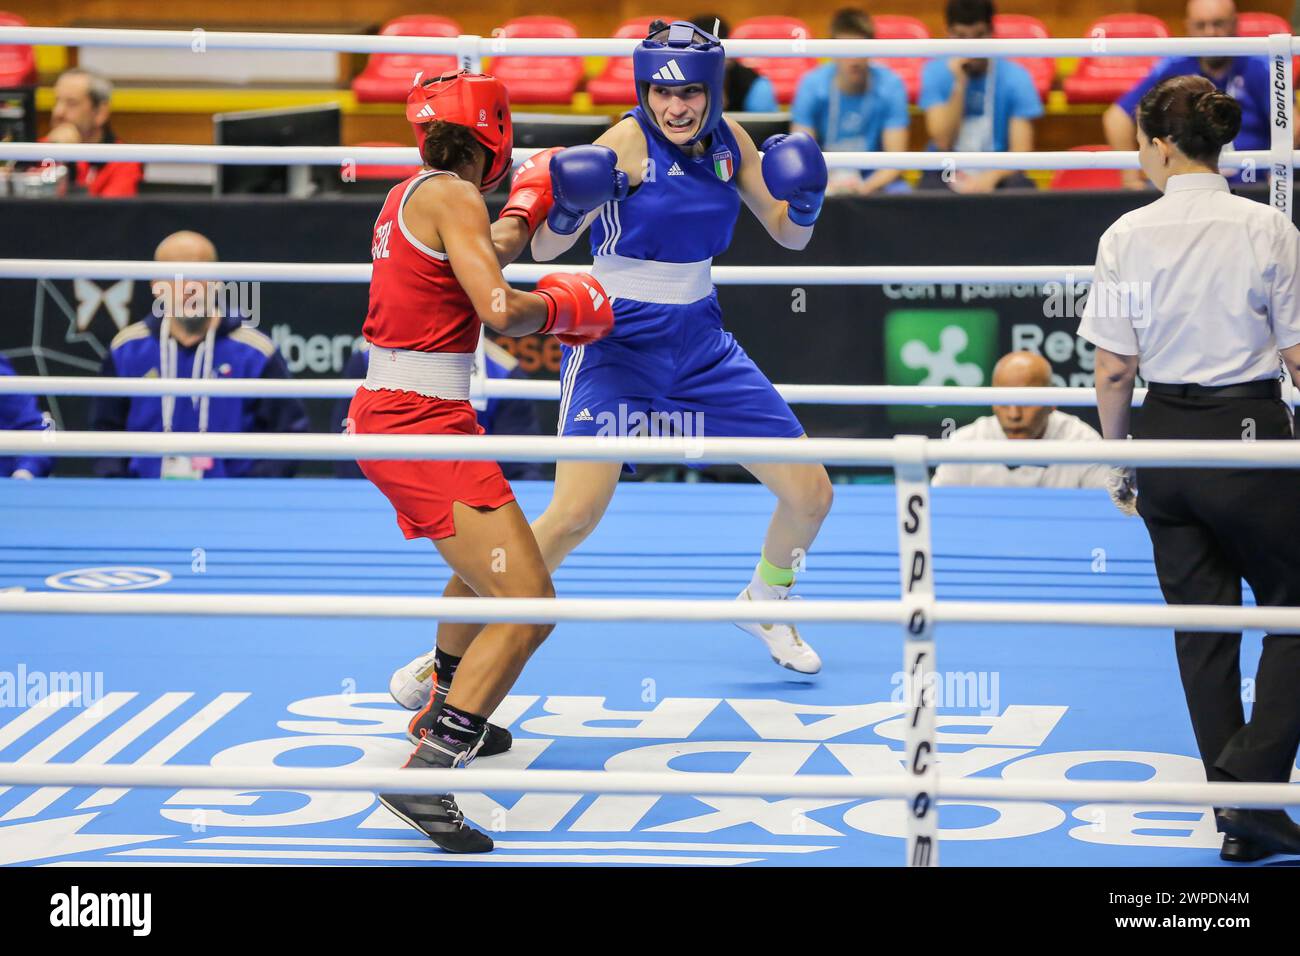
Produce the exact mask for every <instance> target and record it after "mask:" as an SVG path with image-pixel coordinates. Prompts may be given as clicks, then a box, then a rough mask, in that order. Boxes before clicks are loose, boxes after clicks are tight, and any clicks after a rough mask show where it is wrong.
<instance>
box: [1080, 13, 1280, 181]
mask: <svg viewBox="0 0 1300 956" xmlns="http://www.w3.org/2000/svg"><path fill="white" fill-rule="evenodd" d="M1184 30H1185V32H1186V33H1187V35H1188V36H1189V37H1235V36H1236V35H1237V6H1236V4H1235V3H1233V0H1188V3H1187V12H1186V19H1185V20H1184ZM1190 74H1196V75H1199V76H1203V77H1205V78H1206V79H1207V80H1209V81H1210V82H1211V83H1213V84H1214V86H1215V88H1216V89H1218V90H1219V91H1220V92H1222V93H1227V94H1228V95H1229V96H1231V97H1232V98H1233V99H1234V100H1236V101H1237V102H1238V103H1239V104H1241V132H1239V133H1238V134H1237V138H1236V139H1234V140H1233V141H1232V143H1231V144H1230V145H1229V146H1228V147H1227V148H1228V149H1234V150H1251V149H1268V148H1269V146H1270V145H1271V138H1270V137H1271V131H1272V125H1273V120H1272V115H1273V113H1272V106H1271V105H1270V102H1269V95H1270V90H1271V87H1272V80H1271V79H1270V77H1269V70H1268V59H1267V58H1266V57H1261V56H1200V57H1196V56H1171V57H1166V58H1165V59H1163V60H1161V61H1160V62H1159V63H1157V64H1156V65H1155V67H1154V68H1153V69H1152V70H1151V72H1150V73H1148V74H1147V75H1146V76H1145V77H1144V78H1143V79H1142V80H1141V81H1140V82H1139V83H1138V84H1137V86H1135V87H1133V89H1131V90H1129V91H1128V92H1127V93H1125V94H1124V95H1123V96H1121V97H1120V98H1119V99H1118V100H1116V101H1115V102H1114V103H1112V104H1111V105H1110V106H1109V107H1107V109H1106V112H1105V113H1103V114H1102V117H1101V125H1102V129H1103V130H1105V133H1106V142H1107V143H1108V144H1109V145H1110V148H1111V149H1116V150H1135V149H1137V124H1136V121H1135V120H1134V118H1133V115H1134V111H1135V110H1136V109H1137V105H1138V102H1139V101H1140V100H1141V99H1142V97H1144V96H1146V94H1147V91H1148V90H1150V89H1152V88H1153V87H1155V86H1156V85H1157V84H1159V83H1163V82H1164V81H1165V80H1167V79H1170V78H1171V77H1175V76H1188V75H1190ZM1293 141H1294V142H1295V143H1297V144H1300V124H1297V125H1296V126H1295V129H1294V130H1293ZM1123 175H1124V185H1125V186H1126V187H1127V188H1129V189H1144V188H1146V178H1145V177H1144V176H1143V175H1142V171H1141V170H1139V169H1126V170H1124V173H1123ZM1240 177H1241V170H1236V171H1234V173H1233V175H1232V176H1231V177H1230V178H1233V179H1240ZM1264 178H1265V175H1264V173H1263V172H1262V171H1261V172H1260V173H1259V179H1260V180H1261V181H1262V180H1263V179H1264Z"/></svg>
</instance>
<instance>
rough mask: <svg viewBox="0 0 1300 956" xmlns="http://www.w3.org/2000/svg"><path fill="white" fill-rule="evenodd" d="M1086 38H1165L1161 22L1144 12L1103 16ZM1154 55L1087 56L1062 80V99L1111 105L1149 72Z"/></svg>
mask: <svg viewBox="0 0 1300 956" xmlns="http://www.w3.org/2000/svg"><path fill="white" fill-rule="evenodd" d="M1088 35H1089V36H1103V35H1104V36H1107V37H1112V38H1120V37H1168V36H1169V30H1168V28H1167V27H1166V26H1165V23H1164V21H1163V20H1161V19H1159V18H1157V17H1153V16H1148V15H1147V14H1145V13H1117V14H1113V15H1112V16H1108V17H1102V18H1101V19H1100V20H1097V21H1096V22H1095V23H1093V25H1092V26H1091V27H1089V29H1088ZM1159 59H1160V57H1157V56H1088V57H1084V58H1083V59H1082V60H1081V61H1080V62H1079V70H1078V72H1077V73H1075V74H1074V75H1073V76H1067V77H1066V78H1065V84H1064V85H1065V98H1066V99H1067V100H1068V101H1069V102H1071V103H1113V102H1115V100H1117V99H1119V98H1120V97H1121V96H1123V95H1124V94H1125V93H1127V92H1128V91H1129V90H1131V89H1132V88H1133V87H1134V86H1135V85H1136V84H1137V82H1138V81H1139V80H1141V79H1142V78H1143V77H1144V76H1146V75H1147V74H1148V73H1150V72H1151V68H1152V67H1154V66H1155V65H1156V63H1157V61H1159Z"/></svg>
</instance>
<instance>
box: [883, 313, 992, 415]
mask: <svg viewBox="0 0 1300 956" xmlns="http://www.w3.org/2000/svg"><path fill="white" fill-rule="evenodd" d="M997 338H998V314H997V313H996V312H995V311H993V310H992V309H900V310H898V311H895V312H890V313H888V314H887V315H886V316H885V382H886V384H889V385H964V386H970V387H975V386H981V385H988V384H989V380H990V379H991V378H992V374H993V366H994V364H995V363H996V362H997ZM987 414H988V409H987V408H985V407H983V406H977V405H952V406H934V405H890V406H889V420H890V421H891V422H898V423H908V424H927V425H936V426H937V425H938V423H939V422H940V421H941V420H942V419H944V418H951V419H954V420H955V421H956V422H957V423H958V424H964V423H965V422H969V421H973V420H974V419H976V418H978V417H979V416H980V415H987Z"/></svg>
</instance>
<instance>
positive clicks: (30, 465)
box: [0, 355, 54, 478]
mask: <svg viewBox="0 0 1300 956" xmlns="http://www.w3.org/2000/svg"><path fill="white" fill-rule="evenodd" d="M13 374H15V373H14V367H13V366H12V365H10V364H9V360H8V359H7V358H5V357H4V356H3V355H0V375H13ZM48 425H49V422H48V420H47V419H46V418H45V416H44V415H42V414H41V410H40V408H39V407H37V405H36V399H35V398H33V397H32V396H31V395H0V430H4V431H23V430H32V431H36V430H40V429H45V428H47V427H48ZM53 468H54V459H53V458H46V457H42V456H40V455H20V456H18V457H7V456H6V457H0V478H44V477H46V476H47V475H49V473H50V472H51V471H52V470H53Z"/></svg>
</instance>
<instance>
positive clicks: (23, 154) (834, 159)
mask: <svg viewBox="0 0 1300 956" xmlns="http://www.w3.org/2000/svg"><path fill="white" fill-rule="evenodd" d="M521 115H522V114H521ZM537 152H540V150H537V149H516V150H515V151H514V155H513V159H514V162H515V164H516V165H517V164H519V163H522V162H523V161H524V160H525V159H527V158H528V157H529V156H532V155H533V154H534V153H537ZM1291 153H1292V159H1291V162H1292V165H1293V166H1296V165H1300V150H1292V151H1291ZM822 155H823V156H824V157H825V159H826V165H827V167H829V168H831V169H926V170H945V169H951V168H953V167H960V168H965V169H1024V170H1038V169H1041V170H1054V169H1138V168H1140V164H1139V162H1138V154H1137V153H1136V152H1134V151H1132V150H1119V151H1114V152H1110V151H1107V152H1070V151H1063V150H1061V151H1043V152H1029V153H1011V152H1008V153H995V152H971V153H952V152H948V153H940V152H861V151H854V152H834V151H832V152H826V153H823V154H822ZM1272 158H1273V153H1272V151H1270V150H1267V149H1252V150H1241V151H1225V152H1224V153H1223V154H1222V155H1221V156H1220V158H1219V166H1220V167H1221V168H1223V169H1234V170H1235V169H1242V168H1246V167H1254V168H1257V169H1261V170H1267V169H1268V168H1269V164H1270V162H1271V161H1272ZM0 160H12V161H16V162H32V163H43V162H52V163H72V162H78V163H81V162H85V163H202V164H212V165H223V166H298V165H305V166H342V165H345V164H353V165H356V166H418V165H420V163H421V162H422V160H421V158H420V154H419V152H418V151H417V150H416V149H415V148H414V147H408V146H191V145H180V144H165V143H0Z"/></svg>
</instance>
